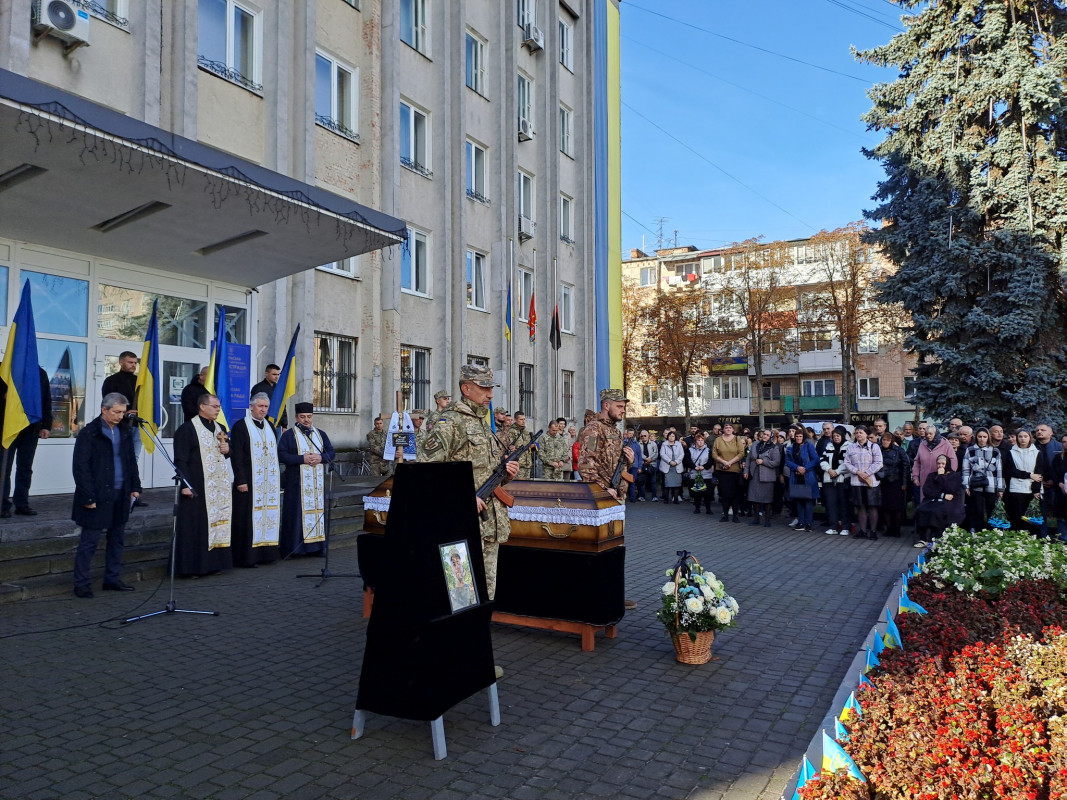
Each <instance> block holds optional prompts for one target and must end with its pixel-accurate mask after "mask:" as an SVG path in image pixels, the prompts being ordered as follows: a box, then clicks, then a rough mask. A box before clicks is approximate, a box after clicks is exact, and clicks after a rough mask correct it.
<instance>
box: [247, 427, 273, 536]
mask: <svg viewBox="0 0 1067 800" xmlns="http://www.w3.org/2000/svg"><path fill="white" fill-rule="evenodd" d="M245 427H246V428H247V429H248V443H249V450H250V451H251V455H252V485H251V486H250V487H249V490H250V491H251V492H252V546H253V547H272V546H274V545H276V544H278V527H279V523H280V513H279V508H280V497H281V471H280V470H279V468H278V442H277V440H276V439H275V438H274V433H273V431H271V429H270V426H269V425H267V423H266V422H264V423H263V428H262V430H261V429H259V428H258V427H256V422H255V420H254V419H253V418H252V412H251V411H246V412H245Z"/></svg>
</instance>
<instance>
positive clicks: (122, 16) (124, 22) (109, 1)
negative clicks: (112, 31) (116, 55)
mask: <svg viewBox="0 0 1067 800" xmlns="http://www.w3.org/2000/svg"><path fill="white" fill-rule="evenodd" d="M78 5H81V4H80V3H79V4H78ZM129 5H130V4H129V0H95V2H92V3H86V4H85V5H84V6H83V8H85V9H86V10H87V11H88V12H89V13H90V14H91V15H92V16H94V17H96V18H97V19H102V20H103V21H104V22H107V23H109V24H111V25H114V26H115V27H116V28H122V30H124V31H129V30H130V21H129V20H128V19H127V18H126V17H127V15H128V14H129V10H130V9H129Z"/></svg>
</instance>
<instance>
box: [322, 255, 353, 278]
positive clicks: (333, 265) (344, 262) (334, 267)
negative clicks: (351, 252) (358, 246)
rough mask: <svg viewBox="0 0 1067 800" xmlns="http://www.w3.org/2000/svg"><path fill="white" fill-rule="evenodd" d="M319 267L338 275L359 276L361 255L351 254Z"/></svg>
mask: <svg viewBox="0 0 1067 800" xmlns="http://www.w3.org/2000/svg"><path fill="white" fill-rule="evenodd" d="M318 268H319V269H321V270H323V271H324V272H332V273H334V274H336V275H344V276H345V277H347V278H358V277H359V256H349V257H348V258H342V259H341V260H340V261H331V262H330V263H329V264H320V265H319V267H318Z"/></svg>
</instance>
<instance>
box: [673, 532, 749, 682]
mask: <svg viewBox="0 0 1067 800" xmlns="http://www.w3.org/2000/svg"><path fill="white" fill-rule="evenodd" d="M677 555H678V562H677V563H676V564H675V565H674V566H673V567H672V568H671V569H669V570H667V577H668V578H670V580H669V581H668V582H667V583H666V584H664V586H663V589H662V593H663V605H662V607H661V608H660V610H659V611H658V612H657V613H656V618H657V619H659V621H660V622H662V623H663V625H664V627H666V628H667V633H668V634H669V635H670V637H671V642H673V644H674V651H675V653H676V655H677V658H678V661H679V662H680V663H682V664H706V663H708V662H709V661H711V660H712V656H711V645H712V642H714V641H715V632H716V631H720V630H722V629H724V628H729V627H732V626H733V625H736V624H737V623H736V620H737V613H738V610H739V608H738V605H737V601H736V600H734V598H732V597H730V595H728V594H726V589H725V587H724V586H723V584H722V581H720V580H719V579H718V578H716V577H715V574H714V573H712V572H707V571H705V570H704V568H703V567H702V566H701V565H700V562H699V561H697V559H696V556H694V555H692V554H691V553H689V552H688V551H686V550H679V551H678V553H677Z"/></svg>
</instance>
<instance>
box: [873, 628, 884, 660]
mask: <svg viewBox="0 0 1067 800" xmlns="http://www.w3.org/2000/svg"><path fill="white" fill-rule="evenodd" d="M871 649H872V650H874V654H875V655H876V656H880V655H881V654H882V651H883V650H885V642H884V641H883V640H882V637H881V636H879V635H878V632H877V631H875V633H874V636H873V637H871Z"/></svg>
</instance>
